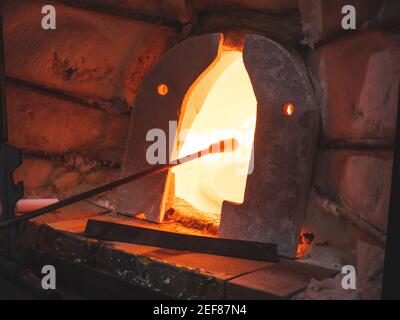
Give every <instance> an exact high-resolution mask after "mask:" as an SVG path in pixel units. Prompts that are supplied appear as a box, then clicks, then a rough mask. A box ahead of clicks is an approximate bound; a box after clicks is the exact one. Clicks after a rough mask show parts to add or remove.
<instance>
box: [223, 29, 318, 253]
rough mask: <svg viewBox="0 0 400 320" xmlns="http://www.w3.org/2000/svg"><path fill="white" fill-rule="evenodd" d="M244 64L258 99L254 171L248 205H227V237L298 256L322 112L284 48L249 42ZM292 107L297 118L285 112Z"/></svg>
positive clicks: (271, 43)
mask: <svg viewBox="0 0 400 320" xmlns="http://www.w3.org/2000/svg"><path fill="white" fill-rule="evenodd" d="M243 59H244V63H245V66H246V69H247V71H248V73H249V76H250V80H251V82H252V85H253V89H254V93H255V96H256V98H257V122H256V130H255V135H254V171H253V173H252V174H250V175H249V176H248V179H247V184H246V191H245V197H244V202H243V203H242V204H240V205H236V204H232V203H226V202H225V203H224V204H223V208H222V216H221V225H220V230H219V235H220V236H221V237H226V238H233V239H243V240H254V241H264V242H269V243H276V244H277V245H278V252H279V253H280V254H282V255H285V256H288V257H294V256H295V255H296V250H297V245H298V239H299V234H300V228H301V225H302V222H303V217H304V212H305V209H306V203H307V198H308V192H309V189H310V181H311V171H312V163H313V158H314V150H315V146H316V142H317V141H316V140H317V135H318V123H319V122H318V119H319V115H318V114H319V113H318V108H317V105H316V103H315V99H314V96H313V89H312V86H311V84H310V82H309V79H308V77H307V71H306V69H305V67H304V66H303V65H302V64H301V63H300V60H299V59H297V57H296V56H294V55H292V54H290V53H289V52H288V51H287V50H286V49H284V48H283V47H282V46H281V45H279V44H278V43H276V42H274V41H272V40H270V39H267V38H264V37H261V36H257V35H248V36H246V38H245V42H244V54H243ZM288 102H291V103H293V104H294V106H295V109H294V113H293V114H292V116H290V117H287V116H284V113H283V111H282V107H283V105H284V104H285V103H288Z"/></svg>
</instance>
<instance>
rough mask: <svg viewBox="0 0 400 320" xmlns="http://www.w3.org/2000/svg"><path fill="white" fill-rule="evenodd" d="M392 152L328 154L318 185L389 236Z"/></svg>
mask: <svg viewBox="0 0 400 320" xmlns="http://www.w3.org/2000/svg"><path fill="white" fill-rule="evenodd" d="M392 161H393V154H392V152H389V151H388V152H366V151H351V150H330V151H325V152H324V155H323V157H322V159H321V160H320V163H319V166H320V167H319V169H318V172H317V178H316V182H315V183H316V184H317V185H318V186H320V187H322V190H323V191H324V192H325V193H327V194H329V195H332V196H333V197H334V198H336V200H337V201H339V202H341V203H342V204H343V205H345V206H347V207H348V208H350V209H351V210H352V211H354V212H355V213H356V214H358V215H359V216H360V217H361V218H363V219H364V220H366V221H368V222H369V223H370V224H372V225H373V226H375V227H376V228H378V229H379V230H380V231H382V232H383V233H385V232H386V227H387V218H388V211H389V199H390V190H391V178H392Z"/></svg>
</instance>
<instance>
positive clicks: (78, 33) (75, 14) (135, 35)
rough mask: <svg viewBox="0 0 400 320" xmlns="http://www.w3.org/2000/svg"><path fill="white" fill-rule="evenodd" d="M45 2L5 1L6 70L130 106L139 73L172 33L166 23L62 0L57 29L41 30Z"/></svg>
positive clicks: (12, 74) (17, 75) (142, 72)
mask: <svg viewBox="0 0 400 320" xmlns="http://www.w3.org/2000/svg"><path fill="white" fill-rule="evenodd" d="M45 4H47V2H43V1H34V2H33V1H26V0H23V1H8V2H7V3H6V4H5V7H4V9H3V17H4V21H3V23H4V34H5V36H4V41H5V56H6V72H7V75H8V76H11V77H15V78H18V79H22V80H26V81H30V82H33V83H36V84H40V85H44V86H48V87H51V88H56V89H60V90H63V91H66V92H70V93H73V94H75V95H80V96H84V97H90V98H92V99H106V100H110V101H114V102H115V101H119V103H123V104H125V105H127V106H131V104H132V102H133V99H134V97H135V94H136V90H137V88H138V86H139V83H140V82H141V80H142V78H143V77H144V75H145V74H146V72H147V71H148V70H149V68H150V67H151V66H152V65H153V64H154V63H155V62H156V61H157V59H158V58H159V57H160V56H161V55H162V54H163V53H164V52H165V51H166V49H167V48H168V46H169V44H170V40H173V39H174V38H175V35H176V31H175V30H174V29H173V28H170V27H164V26H161V25H155V24H152V23H146V22H143V21H134V20H132V19H126V18H121V17H117V16H113V15H111V14H105V13H99V12H95V11H90V10H82V9H80V8H76V7H70V6H66V5H63V4H61V3H59V4H57V5H56V10H57V29H56V30H44V29H42V28H41V21H42V18H43V15H42V13H41V9H42V6H43V5H45ZM121 101H122V102H121Z"/></svg>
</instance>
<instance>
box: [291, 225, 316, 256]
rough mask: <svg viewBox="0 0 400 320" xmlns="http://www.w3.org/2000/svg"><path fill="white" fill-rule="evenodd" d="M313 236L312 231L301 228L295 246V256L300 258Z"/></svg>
mask: <svg viewBox="0 0 400 320" xmlns="http://www.w3.org/2000/svg"><path fill="white" fill-rule="evenodd" d="M314 238H315V236H314V234H313V233H312V232H310V231H308V230H305V229H303V230H301V233H300V241H299V245H298V246H297V254H296V257H297V258H302V257H304V256H305V255H306V254H307V252H308V251H309V249H310V247H311V243H312V242H313V240H314Z"/></svg>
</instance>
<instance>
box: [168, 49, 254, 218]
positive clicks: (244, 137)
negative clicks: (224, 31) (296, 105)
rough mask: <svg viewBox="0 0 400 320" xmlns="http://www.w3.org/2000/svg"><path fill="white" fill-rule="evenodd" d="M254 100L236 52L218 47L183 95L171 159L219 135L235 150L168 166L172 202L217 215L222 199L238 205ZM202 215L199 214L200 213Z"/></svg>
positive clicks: (250, 139)
mask: <svg viewBox="0 0 400 320" xmlns="http://www.w3.org/2000/svg"><path fill="white" fill-rule="evenodd" d="M256 111H257V101H256V97H255V95H254V91H253V87H252V84H251V81H250V78H249V75H248V73H247V70H246V68H245V65H244V63H243V54H242V52H240V51H222V52H220V54H219V56H218V58H217V59H216V60H215V61H214V63H213V64H212V65H211V66H210V67H209V68H208V69H207V70H205V71H204V72H203V74H202V75H201V76H200V77H199V78H198V79H197V81H196V82H195V83H194V84H193V86H192V88H191V89H190V90H189V92H188V93H187V95H186V97H185V100H184V103H183V105H182V113H181V115H180V120H179V124H178V134H177V138H176V141H175V148H174V150H175V152H174V153H173V155H172V158H175V159H176V158H178V157H179V158H181V157H184V156H187V155H189V154H191V153H193V152H196V151H198V150H201V149H204V148H207V147H208V146H209V145H210V144H212V143H216V142H218V141H220V140H223V139H229V138H235V139H236V140H237V141H238V149H237V150H236V151H234V152H227V153H217V154H210V155H207V156H205V157H203V158H200V159H196V160H194V161H191V162H188V163H185V164H183V165H180V166H178V167H175V168H174V169H172V172H171V173H172V174H171V177H170V180H171V181H172V182H170V183H172V185H173V188H171V189H172V204H171V206H172V207H174V209H175V210H177V211H180V213H183V214H184V213H185V212H184V211H185V210H188V208H191V210H192V211H193V210H194V211H196V212H197V213H198V214H201V213H203V214H208V215H210V214H211V215H218V219H219V216H220V214H221V208H222V203H223V201H230V202H234V203H242V202H243V199H244V192H245V188H246V180H247V175H248V174H250V173H251V171H252V168H253V164H252V159H253V158H252V150H253V140H254V131H255V125H256ZM200 218H201V217H200Z"/></svg>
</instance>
